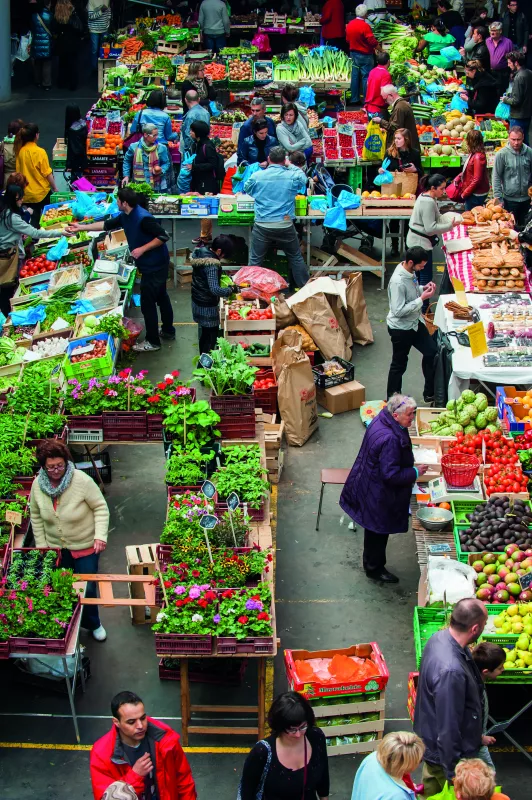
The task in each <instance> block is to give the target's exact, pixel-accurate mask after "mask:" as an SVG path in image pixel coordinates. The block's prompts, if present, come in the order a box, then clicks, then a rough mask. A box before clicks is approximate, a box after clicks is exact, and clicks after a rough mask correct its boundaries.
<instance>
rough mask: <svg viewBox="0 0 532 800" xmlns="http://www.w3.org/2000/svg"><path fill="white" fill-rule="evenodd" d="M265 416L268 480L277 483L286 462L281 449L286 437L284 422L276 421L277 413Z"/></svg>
mask: <svg viewBox="0 0 532 800" xmlns="http://www.w3.org/2000/svg"><path fill="white" fill-rule="evenodd" d="M263 417H264V445H265V448H266V469H267V470H268V480H269V481H270V483H273V484H277V483H279V480H280V477H281V472H282V470H283V464H284V451H283V450H281V445H282V442H283V438H284V422H283V421H281V422H279V423H276V421H275V420H276V418H277V417H276V414H272V415H270V414H264V415H263Z"/></svg>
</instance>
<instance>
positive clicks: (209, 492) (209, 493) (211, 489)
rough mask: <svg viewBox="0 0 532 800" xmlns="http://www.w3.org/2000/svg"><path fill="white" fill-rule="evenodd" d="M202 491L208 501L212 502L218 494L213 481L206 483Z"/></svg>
mask: <svg viewBox="0 0 532 800" xmlns="http://www.w3.org/2000/svg"><path fill="white" fill-rule="evenodd" d="M201 491H202V492H203V494H204V495H205V497H206V498H207V500H212V498H213V497H214V495H215V494H216V486H215V485H214V483H213V482H212V481H204V482H203V486H202V487H201Z"/></svg>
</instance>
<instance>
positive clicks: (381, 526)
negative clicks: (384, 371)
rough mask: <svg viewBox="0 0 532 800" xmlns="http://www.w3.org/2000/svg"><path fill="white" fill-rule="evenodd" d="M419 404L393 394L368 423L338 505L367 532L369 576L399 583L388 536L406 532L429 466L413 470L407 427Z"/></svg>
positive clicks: (365, 567) (364, 563) (365, 536)
mask: <svg viewBox="0 0 532 800" xmlns="http://www.w3.org/2000/svg"><path fill="white" fill-rule="evenodd" d="M415 413H416V401H415V400H414V398H413V397H409V396H408V395H405V394H394V395H393V396H392V397H391V398H390V399H389V400H388V403H387V405H386V408H383V410H382V411H381V412H380V414H378V415H377V416H376V417H375V419H374V420H373V422H371V423H370V425H369V427H368V429H367V431H366V433H365V435H364V439H363V440H362V445H361V447H360V451H359V453H358V456H357V459H356V461H355V463H354V464H353V468H352V469H351V472H350V473H349V477H348V479H347V481H346V482H345V486H344V488H343V490H342V494H341V496H340V506H341V507H342V509H343V510H344V511H345V513H346V514H349V516H350V517H351V519H352V520H354V521H355V522H356V523H357V525H360V527H361V528H364V553H363V556H362V564H363V567H364V570H365V573H366V575H367V576H368V578H372V579H373V580H375V581H383V582H384V583H398V581H399V578H397V577H396V576H395V575H392V573H391V572H388V570H387V569H385V565H386V545H387V544H388V536H389V534H390V533H404V532H405V531H407V530H408V522H409V520H408V512H409V507H410V497H411V494H412V486H413V485H414V483H415V481H416V480H417V478H418V476H419V475H424V474H425V472H426V471H427V468H428V467H427V465H425V464H423V465H420V466H419V467H414V454H413V452H412V443H411V441H410V435H409V433H408V428H409V427H410V425H411V424H412V421H413V419H414V415H415Z"/></svg>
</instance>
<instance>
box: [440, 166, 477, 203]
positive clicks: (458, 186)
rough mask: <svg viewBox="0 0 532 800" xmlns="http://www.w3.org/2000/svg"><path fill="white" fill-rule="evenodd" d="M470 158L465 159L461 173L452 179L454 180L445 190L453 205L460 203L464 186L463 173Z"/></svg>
mask: <svg viewBox="0 0 532 800" xmlns="http://www.w3.org/2000/svg"><path fill="white" fill-rule="evenodd" d="M470 158H472V156H469V158H467V159H466V162H465V164H464V168H463V170H462V172H461V173H460V175H457V176H456V178H454V180H452V181H451V182H450V184H449V186H448V187H447V189H446V192H447V197H448V198H449V200H454V202H455V203H460V202H461V201H462V187H463V184H464V173H465V171H466V167H467V165H468V164H469V159H470Z"/></svg>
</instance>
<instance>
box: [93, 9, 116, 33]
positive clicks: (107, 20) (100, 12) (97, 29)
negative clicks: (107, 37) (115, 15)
mask: <svg viewBox="0 0 532 800" xmlns="http://www.w3.org/2000/svg"><path fill="white" fill-rule="evenodd" d="M91 6H93V4H92V3H89V7H88V18H89V31H90V32H91V33H106V31H107V30H109V25H110V24H111V16H112V15H111V9H110V8H103V7H102V6H99V7H98V8H93V9H92V10H91Z"/></svg>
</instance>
